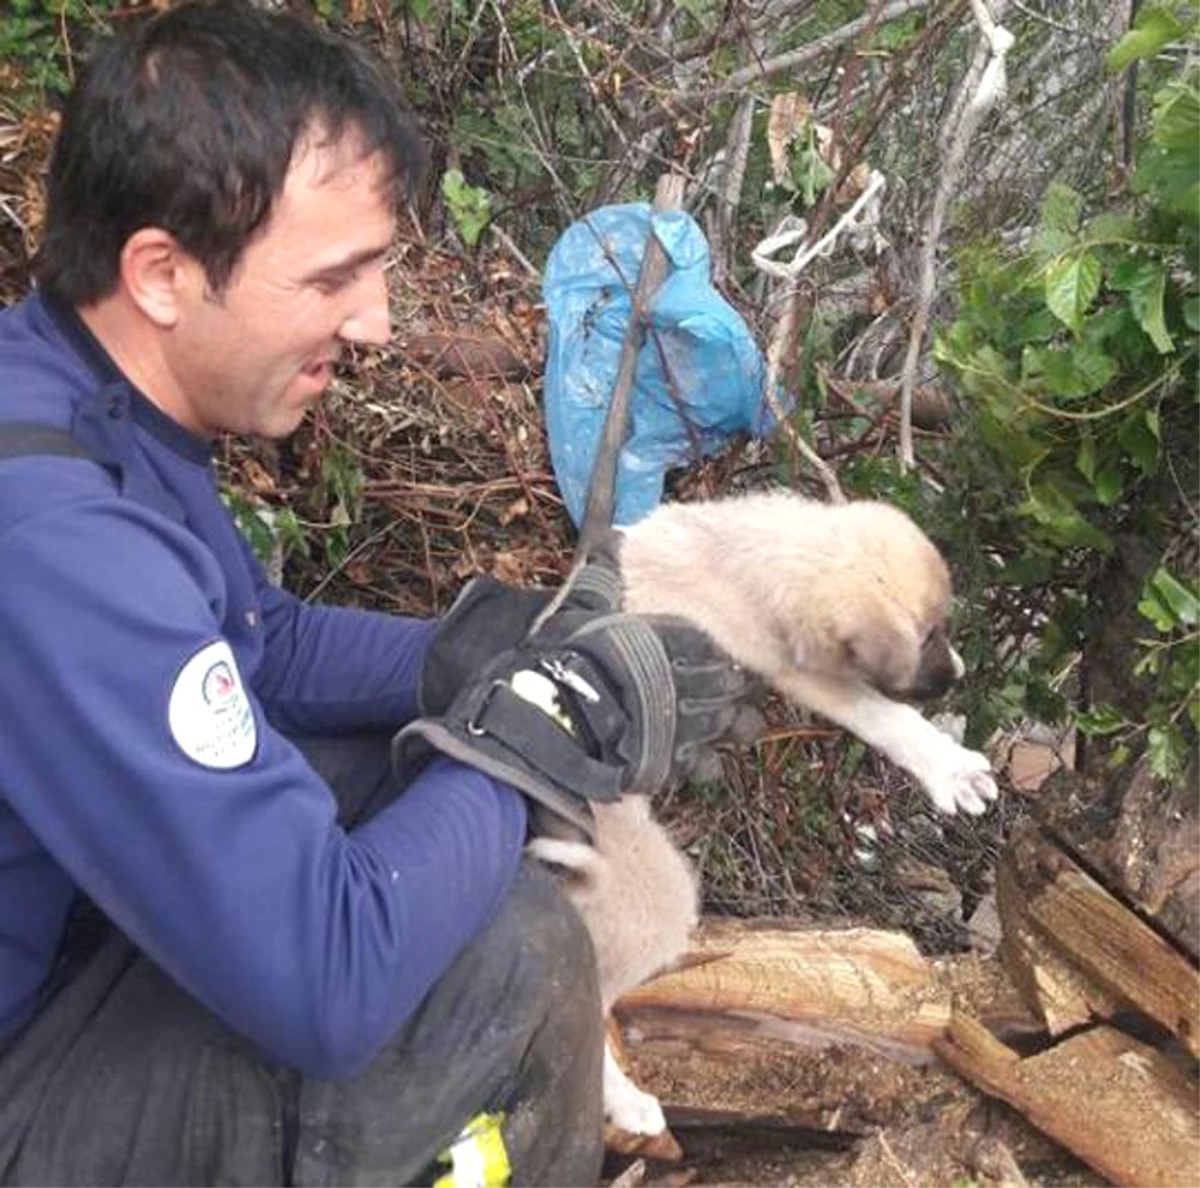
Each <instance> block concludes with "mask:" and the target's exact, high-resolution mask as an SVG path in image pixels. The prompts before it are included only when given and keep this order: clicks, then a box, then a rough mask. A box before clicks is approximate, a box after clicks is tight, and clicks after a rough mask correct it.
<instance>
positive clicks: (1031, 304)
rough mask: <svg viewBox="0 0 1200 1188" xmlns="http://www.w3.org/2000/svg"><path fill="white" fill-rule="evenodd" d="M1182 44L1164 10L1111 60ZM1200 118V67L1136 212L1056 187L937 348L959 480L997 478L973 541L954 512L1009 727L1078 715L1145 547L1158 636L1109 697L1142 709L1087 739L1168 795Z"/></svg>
mask: <svg viewBox="0 0 1200 1188" xmlns="http://www.w3.org/2000/svg"><path fill="white" fill-rule="evenodd" d="M1180 28H1181V26H1180V25H1179V23H1178V22H1177V21H1176V20H1175V17H1174V16H1173V14H1172V13H1170V12H1168V11H1167V10H1166V9H1165V8H1164V7H1161V6H1159V7H1151V8H1148V9H1147V10H1145V11H1144V12H1143V14H1142V16H1141V18H1140V19H1139V22H1138V26H1137V28H1135V29H1134V30H1133V31H1132V32H1131V33H1130V34H1128V35H1127V37H1126V38H1124V39H1123V40H1122V41H1121V42H1120V43H1118V45H1117V47H1116V48H1115V49H1114V51H1113V52H1112V54H1111V55H1110V61H1111V62H1113V63H1115V64H1117V65H1122V64H1125V63H1128V62H1130V61H1133V60H1135V59H1137V58H1139V57H1142V56H1145V55H1147V54H1150V53H1153V52H1155V51H1156V50H1158V49H1159V48H1161V46H1162V45H1163V44H1165V43H1166V41H1169V40H1171V39H1172V38H1173V37H1175V36H1177V35H1178V32H1179V29H1180ZM1198 100H1200V73H1198V72H1197V70H1196V69H1195V68H1194V67H1189V66H1186V65H1185V66H1184V67H1183V68H1182V69H1180V70H1179V71H1178V72H1177V74H1176V76H1175V77H1174V78H1171V79H1169V80H1168V81H1167V82H1165V83H1164V84H1163V85H1161V86H1160V87H1159V88H1158V89H1157V90H1156V92H1155V93H1154V95H1153V101H1152V118H1151V121H1150V126H1149V130H1148V134H1147V137H1146V140H1145V143H1144V144H1143V146H1142V150H1141V155H1140V160H1139V162H1138V167H1137V170H1136V172H1135V174H1134V176H1133V178H1132V181H1131V185H1130V192H1129V194H1127V195H1126V196H1125V197H1124V198H1123V199H1122V200H1119V201H1117V202H1116V203H1108V204H1106V205H1105V206H1104V207H1102V208H1100V209H1097V210H1095V211H1094V212H1091V211H1090V209H1089V207H1090V204H1089V203H1088V201H1087V200H1086V199H1085V196H1084V195H1082V194H1080V193H1077V192H1076V191H1074V190H1072V189H1070V188H1068V187H1066V186H1063V185H1054V186H1051V187H1050V189H1049V190H1048V192H1047V194H1046V197H1045V200H1044V202H1043V204H1042V208H1041V219H1040V224H1039V227H1038V230H1037V233H1036V235H1035V236H1034V237H1033V240H1032V242H1031V243H1030V244H1029V245H1028V247H1027V248H1026V249H1024V250H1022V251H1018V252H1013V251H1010V250H1006V249H1004V248H1002V247H1000V246H999V245H996V244H989V245H985V246H982V247H976V248H972V249H970V250H967V251H965V252H964V253H963V255H962V258H961V261H960V264H961V273H962V305H961V310H960V313H959V316H958V318H957V319H956V320H955V322H954V323H953V324H952V325H951V326H950V327H949V328H948V329H947V330H946V331H945V332H944V333H943V334H942V335H941V336H940V338H939V339H938V342H937V348H936V352H937V357H938V359H939V361H940V362H941V364H942V365H943V366H944V367H945V368H946V369H947V370H949V371H950V372H951V373H952V374H953V375H954V376H955V377H956V379H957V381H958V385H959V387H960V389H961V391H962V392H963V393H964V394H965V395H966V396H967V397H968V398H969V402H970V407H971V416H970V422H969V424H968V425H967V426H966V427H965V429H964V431H963V433H962V435H961V437H960V442H959V447H958V450H959V452H958V454H957V458H956V463H955V465H956V467H957V469H958V471H959V474H958V475H956V477H957V478H958V479H960V480H963V479H965V480H966V482H967V483H978V482H979V481H980V479H981V476H982V475H984V474H987V475H990V490H986V491H976V492H974V493H972V494H969V495H968V500H969V508H968V514H969V516H970V517H971V518H970V521H969V522H963V521H962V518H961V508H956V509H954V510H955V511H956V512H958V515H957V525H958V527H957V532H958V535H959V536H960V537H974V538H975V539H974V540H973V541H970V542H969V543H968V544H967V547H966V548H964V553H965V554H969V555H973V556H974V557H975V558H976V559H977V560H978V562H979V566H980V568H979V572H978V573H977V574H976V577H975V594H976V596H977V597H978V598H979V599H980V601H979V603H978V607H977V610H978V611H982V612H985V614H986V615H987V616H994V615H995V614H996V611H997V607H998V606H1001V607H1003V608H1004V611H1005V613H1003V614H1001V615H1000V616H999V618H998V622H999V623H1000V624H1001V629H1002V630H1003V631H1005V632H1007V633H1009V638H1008V640H994V639H993V640H990V645H991V646H992V648H993V652H992V654H993V655H994V656H996V655H999V656H1002V657H1003V663H1002V667H1003V668H1004V671H1003V673H1000V674H996V675H998V676H1000V677H1001V678H1002V679H1001V681H1000V682H999V683H1000V684H1001V685H1002V687H1006V692H1007V697H1006V698H1002V699H1001V700H1000V702H999V703H998V704H997V703H993V705H992V707H991V714H992V716H993V718H997V719H1000V718H1003V717H1006V716H1012V715H1016V714H1020V713H1026V714H1028V713H1034V714H1037V715H1039V716H1044V715H1045V714H1046V713H1047V711H1050V712H1051V713H1052V714H1053V715H1054V716H1059V715H1061V713H1062V712H1063V711H1064V709H1065V707H1066V700H1065V698H1064V697H1063V685H1064V681H1065V679H1066V677H1067V675H1068V674H1069V673H1070V671H1071V668H1072V666H1073V665H1074V663H1075V662H1076V659H1077V657H1078V655H1079V653H1080V652H1081V651H1082V652H1084V654H1085V660H1086V653H1087V649H1088V647H1089V644H1090V643H1092V642H1094V640H1095V638H1096V635H1097V632H1098V627H1099V624H1100V623H1101V622H1102V621H1103V620H1104V618H1105V616H1106V615H1111V614H1112V613H1113V608H1112V607H1111V606H1110V605H1108V600H1109V596H1110V594H1111V591H1110V589H1109V587H1108V583H1109V581H1110V579H1111V575H1112V574H1113V573H1114V572H1115V571H1114V569H1113V566H1114V565H1117V564H1119V563H1121V562H1123V561H1124V556H1123V554H1124V552H1125V549H1124V547H1123V545H1124V542H1125V541H1127V540H1131V539H1132V540H1136V541H1137V542H1138V543H1139V544H1140V545H1142V546H1147V545H1148V546H1149V548H1150V551H1151V552H1152V554H1153V556H1154V557H1155V561H1154V562H1153V563H1152V564H1151V565H1149V566H1148V567H1147V568H1146V572H1145V573H1144V574H1143V577H1142V585H1141V596H1140V599H1139V600H1138V602H1137V606H1136V610H1137V612H1138V613H1139V614H1140V616H1141V619H1142V620H1143V623H1142V626H1143V630H1142V631H1140V632H1138V633H1137V634H1136V638H1135V640H1134V644H1135V646H1134V649H1133V651H1132V653H1131V662H1130V668H1129V671H1128V672H1126V673H1123V674H1109V676H1110V678H1111V679H1110V680H1109V681H1107V682H1106V685H1107V686H1109V687H1111V688H1112V689H1121V688H1123V689H1124V691H1125V694H1126V695H1125V696H1123V697H1121V696H1114V697H1113V698H1112V699H1111V700H1109V699H1106V700H1104V701H1101V702H1098V703H1096V704H1092V705H1090V706H1087V707H1086V710H1085V712H1083V713H1081V714H1080V715H1079V716H1078V718H1077V719H1076V724H1077V726H1078V727H1079V729H1080V730H1081V731H1082V732H1084V733H1085V734H1088V735H1090V736H1092V737H1093V738H1095V739H1103V740H1105V746H1104V750H1105V753H1106V754H1107V756H1108V757H1109V759H1110V760H1111V761H1112V762H1122V761H1125V760H1127V759H1128V758H1130V756H1131V755H1133V754H1135V753H1140V752H1141V751H1143V750H1145V751H1146V753H1148V754H1149V756H1150V759H1151V762H1152V764H1153V767H1154V769H1155V771H1156V772H1157V773H1158V774H1159V775H1161V776H1164V777H1173V776H1177V775H1179V774H1180V773H1181V771H1182V769H1183V767H1184V764H1185V761H1186V759H1187V756H1188V754H1189V753H1190V747H1191V746H1192V745H1193V744H1194V740H1195V733H1194V732H1195V728H1196V727H1197V726H1198V725H1200V650H1198V648H1197V642H1198V640H1200V632H1198V631H1197V620H1198V618H1200V614H1198V611H1200V602H1198V599H1197V587H1196V580H1195V573H1194V562H1193V561H1187V564H1188V569H1189V572H1177V571H1176V570H1175V569H1174V568H1173V558H1174V557H1175V556H1176V555H1182V553H1183V552H1184V551H1185V550H1183V549H1181V542H1182V543H1183V544H1186V543H1187V542H1188V541H1189V540H1191V539H1193V537H1194V524H1191V523H1185V524H1184V525H1182V526H1180V525H1179V524H1178V523H1175V522H1173V515H1172V510H1173V509H1175V508H1178V507H1179V506H1180V505H1181V504H1183V505H1186V501H1187V492H1188V491H1190V493H1191V495H1192V496H1194V494H1195V492H1194V489H1192V488H1193V486H1194V483H1195V478H1196V442H1195V437H1196V407H1197V381H1198V369H1197V357H1198V355H1200V338H1198V336H1197V329H1198V323H1197V316H1196V310H1197V297H1198V293H1200V277H1198V275H1197V249H1198V247H1200V242H1198V234H1197V220H1198V218H1200V205H1198V202H1197V196H1198V193H1200V191H1198V185H1200V159H1198V154H1200V101H1198ZM985 481H987V480H985ZM958 485H959V487H960V489H962V484H961V482H960V484H958ZM1181 487H1182V488H1183V489H1184V498H1183V499H1182V500H1181V499H1180V493H1181V491H1180V488H1181ZM967 489H968V490H971V488H970V487H969V486H968V487H967ZM944 516H948V518H955V517H953V516H950V515H948V512H944ZM1185 560H1187V559H1186V558H1185ZM989 591H990V593H989ZM977 634H982V635H985V636H986V634H987V632H986V630H985V629H983V628H978V629H977Z"/></svg>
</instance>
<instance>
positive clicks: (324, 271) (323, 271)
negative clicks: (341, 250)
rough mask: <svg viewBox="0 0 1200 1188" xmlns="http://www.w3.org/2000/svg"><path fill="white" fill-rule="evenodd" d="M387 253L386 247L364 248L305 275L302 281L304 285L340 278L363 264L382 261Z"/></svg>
mask: <svg viewBox="0 0 1200 1188" xmlns="http://www.w3.org/2000/svg"><path fill="white" fill-rule="evenodd" d="M387 253H388V249H387V247H377V248H364V249H363V250H362V251H359V252H355V253H354V254H353V255H352V256H347V257H346V258H345V259H344V260H336V261H334V263H332V264H325V265H323V266H322V267H320V268H316V269H314V270H313V271H312V272H309V273H306V274H305V276H304V277H303V278H302V279H303V281H304V282H305V283H308V282H311V281H318V280H329V279H331V278H336V277H342V276H345V275H347V274H349V273H351V272H353V271H354V270H355V269H356V268H361V267H362V266H363V265H364V264H374V263H375V261H376V260H382V259H383V258H384V256H386V255H387Z"/></svg>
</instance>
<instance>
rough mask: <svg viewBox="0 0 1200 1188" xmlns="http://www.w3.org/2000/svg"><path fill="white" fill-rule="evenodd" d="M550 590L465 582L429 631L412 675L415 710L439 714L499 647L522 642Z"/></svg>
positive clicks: (475, 580)
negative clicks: (417, 670)
mask: <svg viewBox="0 0 1200 1188" xmlns="http://www.w3.org/2000/svg"><path fill="white" fill-rule="evenodd" d="M554 595H555V591H554V590H545V589H526V590H523V589H521V588H519V587H517V586H506V585H505V584H504V583H503V582H500V581H497V580H496V579H495V578H494V577H492V576H490V575H488V574H485V575H484V576H483V577H477V578H473V579H472V580H471V581H469V582H468V583H467V584H466V585H465V586H464V587H463V588H462V591H461V592H460V593H459V596H458V597H457V598H456V599H455V600H454V604H453V606H451V607H450V609H449V610H448V611H447V612H446V613H445V615H443V616H442V620H441V622H440V623H438V625H437V627H436V628H435V630H434V633H433V638H432V639H431V640H430V642H429V648H428V649H427V650H426V652H425V659H424V661H423V662H422V664H421V673H420V676H419V677H418V678H417V709H418V711H419V712H420V713H421V714H423V715H426V716H428V715H435V714H443V713H445V712H446V710H447V709H448V708H449V706H450V703H451V702H452V701H453V700H454V695H455V694H456V693H457V692H458V691H459V690H460V689H461V688H462V687H463V685H465V684H466V683H467V681H468V680H469V679H470V678H471V677H472V676H474V675H475V674H476V673H477V672H478V671H479V670H480V669H481V668H483V666H484V665H485V664H487V663H489V662H490V661H491V660H493V659H495V657H496V656H498V655H499V654H500V653H501V652H507V651H509V650H510V649H511V648H515V647H517V646H518V645H519V644H521V643H524V641H525V637H526V636H527V635H528V634H529V631H530V628H531V627H532V626H533V623H534V620H535V619H536V618H537V617H538V615H540V614H541V613H542V611H543V610H545V608H546V607H547V605H548V604H549V602H550V600H551V599H552V598H553V597H554Z"/></svg>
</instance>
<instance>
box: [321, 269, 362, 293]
mask: <svg viewBox="0 0 1200 1188" xmlns="http://www.w3.org/2000/svg"><path fill="white" fill-rule="evenodd" d="M357 275H358V270H357V269H355V270H354V271H352V272H330V273H327V274H326V275H325V276H319V277H317V280H316V287H317V288H318V289H319V290H320V291H321V292H322V293H326V294H328V293H338V292H340V291H341V290H342V289H344V288H346V286H347V285H349V284H351V283H353V281H354V278H355V277H356V276H357Z"/></svg>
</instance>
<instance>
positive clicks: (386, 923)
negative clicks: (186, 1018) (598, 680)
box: [0, 294, 525, 1078]
mask: <svg viewBox="0 0 1200 1188" xmlns="http://www.w3.org/2000/svg"><path fill="white" fill-rule="evenodd" d="M0 421H36V422H39V423H43V424H47V425H52V426H57V427H60V428H65V429H68V430H70V432H71V433H72V434H73V436H74V437H75V438H76V440H77V441H79V442H80V443H81V444H83V445H85V446H86V447H87V448H88V449H90V450H92V451H94V452H95V453H96V454H98V455H99V456H101V457H103V458H106V459H110V460H111V461H112V462H114V463H115V464H116V466H115V467H113V468H111V469H106V468H105V467H103V466H101V465H98V464H97V463H96V462H93V461H90V460H87V459H78V458H64V457H41V456H39V457H25V458H13V459H9V460H7V461H3V462H0V713H2V716H0V1043H2V1042H3V1039H4V1038H5V1037H6V1036H11V1035H12V1034H13V1033H14V1032H15V1031H16V1030H17V1029H18V1028H19V1027H20V1026H21V1025H22V1024H23V1023H24V1022H26V1021H27V1020H28V1019H29V1018H30V1016H31V1015H32V1014H33V1013H34V1011H35V1010H36V1005H37V1000H38V993H39V989H40V987H41V986H42V985H43V984H44V982H45V980H46V977H47V974H48V973H49V971H50V968H51V965H52V963H53V961H54V958H55V954H56V950H57V947H58V945H59V942H60V940H61V937H62V933H63V928H64V924H65V921H66V918H67V913H68V909H69V907H70V904H71V901H72V899H73V898H74V896H75V894H76V893H77V892H83V893H84V894H86V895H87V896H89V897H90V898H91V899H92V900H93V901H94V902H95V903H96V904H97V905H98V906H99V907H100V908H101V909H102V910H103V911H104V912H105V914H106V915H107V916H108V917H109V918H110V919H111V920H112V921H113V922H114V923H115V924H116V925H117V926H118V927H119V928H120V929H121V930H122V931H123V932H124V933H125V934H126V935H127V936H129V937H130V938H131V939H132V940H133V941H134V943H135V944H136V945H137V946H138V947H139V948H140V949H141V950H142V951H143V952H145V953H146V954H147V955H148V956H149V957H150V958H151V959H152V960H153V961H154V962H156V963H157V964H158V965H159V966H161V967H162V968H163V969H164V970H165V971H166V972H167V973H168V974H169V975H170V976H171V977H172V978H174V979H175V980H176V981H177V982H178V983H179V984H180V985H181V986H183V987H184V988H185V989H186V990H187V991H188V992H189V993H191V994H192V995H193V996H195V997H196V998H197V999H198V1000H200V1001H201V1002H202V1003H204V1004H205V1005H206V1006H207V1007H209V1008H210V1009H211V1010H212V1011H213V1012H215V1013H216V1014H217V1015H219V1016H220V1017H221V1018H223V1019H224V1020H225V1021H226V1022H227V1023H228V1024H229V1025H230V1026H231V1027H232V1028H234V1029H236V1030H237V1031H239V1032H241V1033H242V1034H243V1035H245V1036H247V1037H248V1038H250V1039H251V1040H253V1041H254V1042H256V1043H257V1044H259V1045H260V1046H261V1047H262V1049H263V1050H264V1052H265V1053H266V1054H267V1055H268V1056H269V1057H270V1058H272V1059H274V1060H277V1061H279V1062H281V1063H283V1064H286V1065H289V1066H291V1067H294V1068H296V1069H299V1070H300V1071H301V1072H303V1073H306V1074H308V1075H311V1076H317V1077H330V1078H332V1077H340V1076H344V1075H349V1074H350V1073H352V1072H354V1071H355V1070H357V1069H358V1068H360V1067H361V1066H362V1065H363V1064H364V1063H365V1062H366V1061H367V1060H369V1059H370V1058H371V1056H373V1055H374V1054H375V1053H376V1052H377V1051H378V1050H379V1048H380V1047H381V1046H382V1045H383V1044H384V1043H385V1042H386V1041H387V1040H388V1038H389V1037H390V1036H391V1035H392V1034H393V1033H394V1032H395V1031H396V1029H397V1028H398V1027H399V1026H400V1025H401V1024H402V1023H403V1022H404V1020H405V1019H406V1018H407V1017H408V1016H409V1015H410V1014H411V1013H412V1012H413V1010H414V1009H415V1008H416V1006H417V1005H418V1003H419V1002H420V1000H421V998H422V997H423V996H424V995H425V993H426V991H427V990H428V989H429V987H430V986H431V985H432V984H433V983H434V982H435V981H436V980H437V978H438V977H439V976H440V974H441V973H442V972H443V971H444V970H445V968H446V967H447V966H448V965H449V963H450V962H451V960H452V959H453V958H454V956H455V955H456V954H457V953H458V951H459V950H460V949H461V948H462V946H463V945H464V944H465V943H466V942H467V941H468V940H469V939H470V938H471V937H472V936H473V935H474V934H475V933H476V932H477V931H478V930H479V929H480V927H481V926H482V925H483V924H484V923H485V922H486V921H487V920H488V919H489V918H490V917H491V916H492V915H493V914H494V912H495V911H496V909H497V908H498V906H499V905H500V903H501V902H502V900H503V898H504V897H505V895H506V893H507V891H508V889H509V887H510V886H511V882H512V879H513V876H514V874H515V871H516V868H517V865H518V863H519V859H520V852H521V846H522V843H523V840H524V834H525V809H524V805H523V802H522V801H521V799H520V797H519V796H518V795H517V793H515V792H514V791H513V790H512V789H511V788H509V787H507V786H505V785H501V784H497V783H495V782H494V781H492V780H491V779H489V778H487V777H486V776H484V775H482V774H481V773H479V772H477V771H475V770H474V769H472V768H469V767H465V766H462V765H460V764H457V763H454V762H451V761H450V760H447V759H438V760H436V761H435V762H433V763H432V764H430V765H429V766H428V767H427V768H425V769H424V770H423V771H422V773H421V774H420V775H419V776H418V777H417V778H416V779H415V780H414V781H413V782H412V784H411V785H410V787H409V788H408V789H407V790H406V791H405V793H404V794H403V795H402V796H401V797H399V798H398V799H397V800H396V801H395V802H393V803H392V804H391V805H390V806H389V807H387V808H386V809H385V810H383V811H382V812H381V813H379V814H378V815H377V816H376V817H374V818H373V819H372V820H371V821H369V822H368V823H366V824H364V825H362V826H360V827H358V828H356V829H354V830H353V831H350V832H347V831H344V830H343V829H342V828H340V827H339V826H338V825H337V824H336V822H335V819H334V818H335V812H336V807H335V803H334V799H333V796H332V794H331V792H330V791H329V789H328V787H327V786H326V785H325V784H324V783H323V782H322V781H321V779H319V778H318V777H317V775H316V774H315V773H314V772H313V770H312V769H311V768H310V767H309V766H308V765H307V763H306V762H305V760H304V759H303V758H302V756H301V755H300V754H299V752H298V751H297V750H296V748H295V747H294V746H292V745H291V744H290V743H289V742H288V740H287V739H286V738H285V737H284V734H283V733H281V731H288V730H300V731H306V732H317V733H320V732H328V733H336V732H344V731H354V730H362V729H372V728H379V729H393V728H395V727H397V726H399V725H400V724H401V723H403V722H405V721H406V720H408V719H410V718H411V717H412V716H413V715H414V713H415V687H416V677H417V673H418V670H419V667H420V663H421V660H422V657H423V655H424V652H425V648H426V646H427V643H428V640H429V636H430V632H431V630H432V624H431V623H429V622H425V621H422V620H416V619H405V618H400V617H396V616H391V615H383V614H376V613H372V612H368V611H358V610H350V609H344V608H334V607H320V606H309V605H306V604H305V603H303V602H301V601H300V600H299V599H296V598H295V597H293V596H291V595H289V594H287V593H285V592H283V591H281V590H279V589H277V588H275V587H273V586H271V585H270V583H269V582H267V580H266V578H265V576H264V573H263V571H262V568H261V566H260V565H259V564H258V562H257V561H256V559H255V558H254V556H253V554H252V553H251V551H250V549H249V547H248V546H247V544H246V542H245V540H244V539H243V537H242V536H241V534H240V533H239V531H238V530H237V527H236V525H235V524H234V523H233V521H232V519H231V518H230V516H229V514H228V512H227V511H226V509H225V506H224V504H223V503H222V502H221V500H220V499H219V498H218V495H217V490H216V487H215V483H214V477H213V471H212V466H211V457H210V448H209V444H208V443H207V442H206V441H203V440H201V439H198V438H196V437H195V436H193V435H191V434H190V433H188V432H187V431H185V430H184V429H183V428H181V427H180V426H179V425H178V424H176V423H175V422H173V421H171V420H170V419H169V418H167V417H166V416H165V415H164V414H163V413H162V412H160V411H159V410H158V409H157V408H156V407H155V406H154V405H152V404H151V403H150V402H149V401H148V400H147V399H146V398H145V397H144V396H143V395H142V394H141V393H139V392H138V391H137V390H136V389H134V387H133V386H132V385H131V384H130V383H129V382H128V381H127V380H126V379H125V378H124V377H123V376H122V375H121V374H120V373H119V371H118V370H117V369H116V367H115V366H114V364H113V363H112V361H111V360H110V359H109V358H108V356H107V355H106V354H105V353H104V351H103V350H102V349H101V348H100V346H99V344H98V343H97V342H96V340H95V339H94V338H93V337H92V336H91V335H90V333H89V332H88V331H87V329H86V327H85V326H84V325H83V323H82V322H81V321H80V320H79V319H78V318H77V317H76V316H75V314H74V313H73V312H72V311H70V310H68V309H66V308H63V307H61V306H59V305H57V304H56V303H54V302H52V301H51V300H50V299H48V298H47V297H45V296H42V295H36V294H35V295H34V296H32V297H30V298H28V299H26V300H25V301H24V302H22V303H21V304H19V305H17V306H15V307H13V308H12V309H10V310H7V311H4V312H0Z"/></svg>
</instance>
